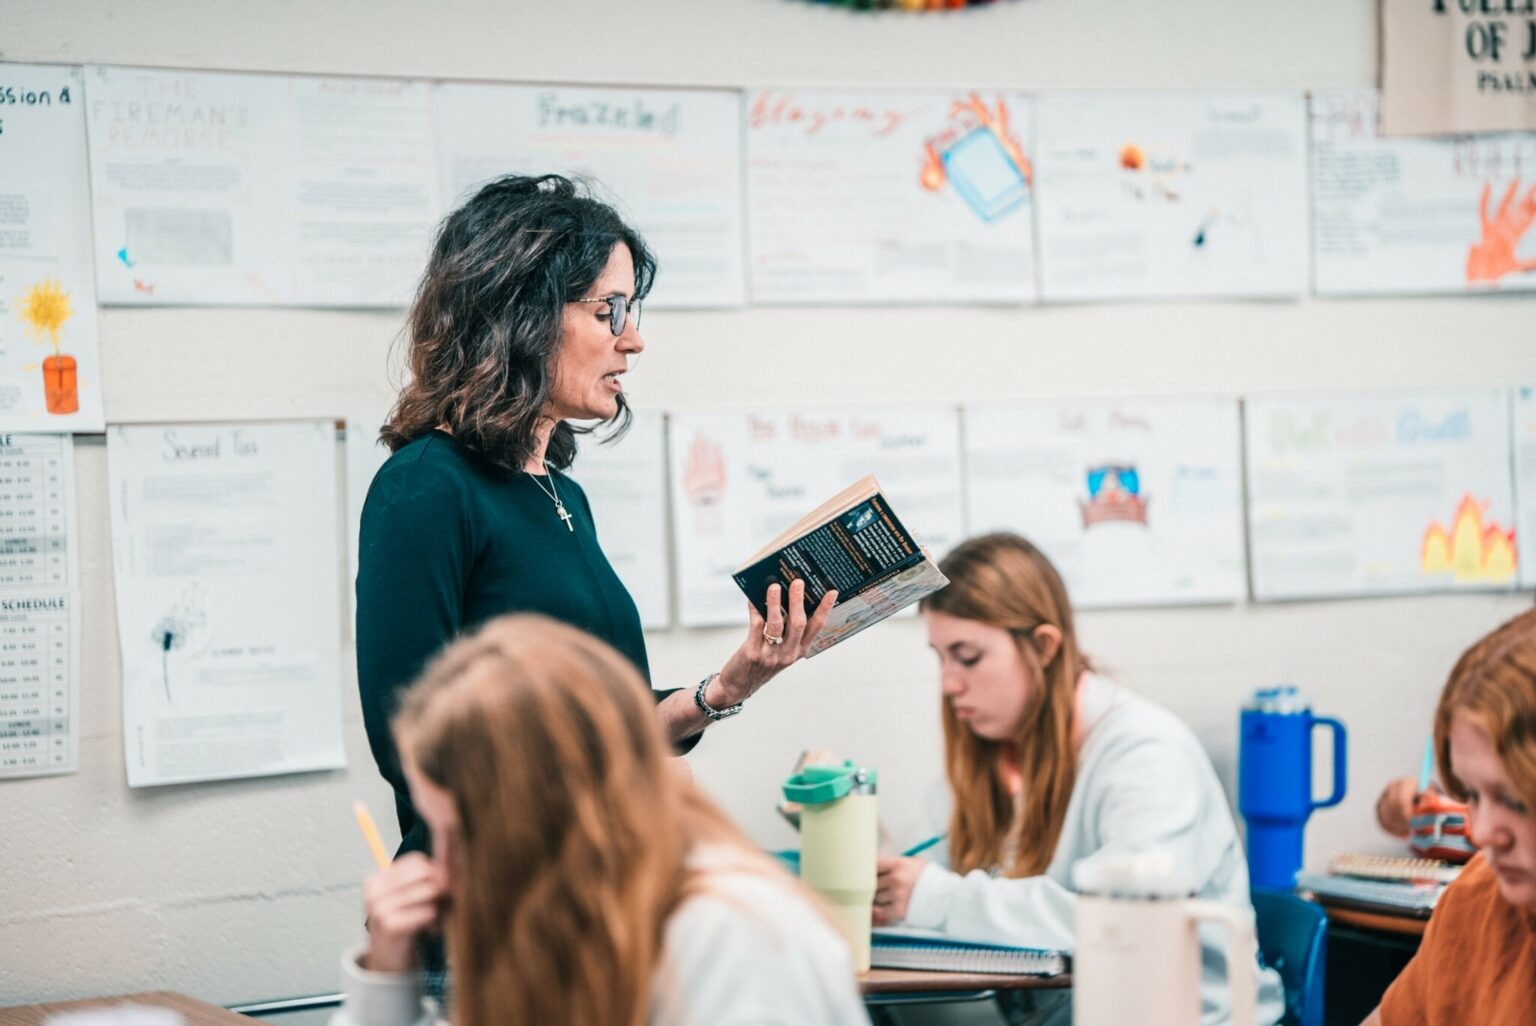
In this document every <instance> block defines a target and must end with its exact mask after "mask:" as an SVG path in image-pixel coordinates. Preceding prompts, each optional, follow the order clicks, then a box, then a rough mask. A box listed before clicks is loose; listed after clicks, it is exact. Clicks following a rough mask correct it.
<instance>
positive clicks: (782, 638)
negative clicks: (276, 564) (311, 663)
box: [357, 175, 836, 851]
mask: <svg viewBox="0 0 1536 1026" xmlns="http://www.w3.org/2000/svg"><path fill="white" fill-rule="evenodd" d="M655 274H656V262H655V259H654V258H653V257H652V255H651V253H650V251H649V250H648V249H647V248H646V245H645V242H644V241H643V240H642V239H641V238H640V235H639V233H638V232H636V231H635V230H634V229H632V228H630V227H629V226H628V225H626V224H625V223H624V221H623V220H622V219H621V218H620V217H619V215H618V214H617V213H616V212H615V211H614V210H613V209H612V208H610V207H609V206H607V205H606V204H603V203H601V202H599V201H597V200H595V199H593V198H591V197H590V196H588V195H586V194H584V192H583V191H582V190H581V189H579V188H578V187H577V185H576V184H575V183H573V182H571V181H570V180H568V179H566V178H563V177H560V176H558V175H544V176H541V177H536V178H534V177H521V176H508V177H505V178H500V179H497V180H496V181H493V182H491V183H490V184H488V185H486V186H484V187H483V188H481V189H480V191H479V192H477V193H476V194H475V196H474V197H473V198H472V199H470V200H469V201H468V202H467V203H465V204H464V205H463V206H462V207H460V208H459V209H457V210H455V211H454V212H453V213H452V214H450V215H449V216H448V218H447V219H446V220H445V221H444V222H443V225H442V227H441V228H440V230H439V232H438V235H437V240H436V243H435V245H434V246H433V250H432V255H431V257H430V258H429V260H428V264H427V270H426V274H425V275H424V276H423V279H422V282H421V285H420V286H419V288H418V289H417V293H416V298H415V302H414V303H413V305H412V308H411V312H410V318H409V328H408V330H409V337H410V343H409V344H410V349H409V365H410V368H409V369H410V375H411V380H410V382H409V383H408V384H407V385H406V386H405V388H404V389H403V390H402V391H401V393H400V396H399V399H398V400H397V401H396V403H395V407H394V409H393V410H392V411H391V413H390V416H389V420H388V422H387V423H386V424H385V425H384V429H383V431H382V438H383V440H384V442H385V443H386V444H387V445H388V446H389V447H390V449H391V450H392V451H393V455H392V456H390V458H389V460H388V461H387V462H386V463H385V464H384V466H383V467H382V468H381V469H380V470H379V472H378V474H377V475H376V476H375V478H374V480H373V485H372V486H371V487H370V488H369V491H368V498H367V501H366V502H365V503H364V505H363V514H362V530H361V536H360V540H359V548H358V575H357V675H358V685H359V688H360V690H361V694H362V707H363V721H364V724H365V726H366V727H367V731H368V741H369V745H370V747H371V748H372V750H373V755H374V758H375V759H376V760H377V762H378V764H379V769H380V771H381V772H382V773H383V774H384V777H385V779H387V780H388V781H389V782H390V784H391V785H392V786H393V787H394V790H395V806H396V812H397V813H398V815H399V819H400V831H401V838H402V843H401V847H400V850H401V851H417V850H422V849H423V848H424V847H425V844H426V836H427V835H426V828H425V826H424V825H423V823H422V822H421V819H420V818H419V817H418V816H417V814H416V810H415V808H414V807H413V806H412V804H411V800H410V795H409V791H408V789H407V786H406V780H405V777H404V776H403V774H402V772H401V768H400V762H399V757H398V754H397V753H396V751H395V746H394V743H393V741H392V740H391V737H390V731H389V720H390V717H391V716H392V715H393V713H394V711H395V705H396V702H397V700H398V698H399V694H400V692H401V691H402V690H403V689H404V688H405V687H406V686H407V685H408V684H409V683H410V682H411V681H412V680H414V679H415V678H416V676H417V675H418V674H419V673H420V672H421V670H422V668H423V666H425V665H426V663H427V662H428V660H429V659H430V658H431V657H432V656H433V655H435V654H436V653H437V652H438V650H440V649H441V648H442V647H443V646H444V645H446V644H447V643H448V642H450V641H452V640H453V639H454V638H455V637H457V636H458V635H459V634H460V633H462V632H464V631H466V630H468V629H471V628H474V627H476V626H478V625H479V624H481V623H484V622H485V621H488V620H490V619H493V618H495V617H497V616H500V615H502V614H504V613H511V612H533V613H543V614H544V615H546V616H550V617H552V618H554V619H556V620H560V621H562V622H564V623H568V624H570V625H572V626H573V627H577V628H579V629H581V630H583V631H586V632H587V633H589V634H592V635H594V636H596V637H598V638H601V639H602V640H604V641H606V642H607V643H608V644H610V645H612V646H613V647H614V648H616V649H618V650H619V652H621V653H622V654H623V655H624V656H625V657H626V658H627V659H628V660H629V661H630V662H631V663H633V664H634V665H635V667H636V669H638V670H639V671H640V674H641V676H642V678H644V679H645V680H647V681H649V679H650V667H649V662H648V660H647V658H646V651H645V637H644V634H643V633H642V632H641V628H640V615H639V612H638V610H637V609H636V608H635V603H634V600H633V599H632V598H631V597H630V595H629V592H628V591H627V590H625V588H624V585H623V584H622V583H621V582H620V581H619V578H618V576H617V575H616V574H615V573H614V571H613V567H612V566H611V565H610V564H609V562H608V558H607V557H606V556H605V555H604V554H603V550H602V547H601V545H600V544H599V542H598V537H597V531H596V528H595V526H594V524H593V521H592V509H591V507H590V506H589V505H588V503H587V498H586V495H585V494H584V493H583V492H582V490H581V487H580V486H579V485H578V484H577V483H576V481H575V480H574V479H572V478H571V477H569V476H567V474H566V472H567V471H568V470H569V469H570V467H571V464H572V462H573V461H574V459H575V456H576V438H577V435H578V434H581V433H584V432H586V431H589V430H591V428H590V427H578V426H575V425H572V424H571V423H569V422H570V421H588V422H591V421H599V422H602V423H603V424H605V425H611V426H612V427H613V428H614V431H615V433H619V432H622V431H623V429H624V428H625V427H626V426H627V425H628V421H629V416H630V414H629V409H628V406H627V405H626V403H625V401H624V391H623V385H622V384H621V380H622V376H623V374H624V373H625V371H626V370H628V366H629V360H630V358H631V357H633V356H635V355H637V354H639V353H640V352H641V350H643V349H644V348H645V342H644V341H643V340H642V339H641V337H640V332H639V323H640V303H641V301H642V300H643V299H644V298H645V295H646V293H647V292H648V291H649V290H650V287H651V283H652V281H653V279H654V277H655ZM784 598H785V596H783V595H781V594H780V589H779V587H778V586H776V585H775V586H773V587H770V588H769V589H768V594H767V602H766V605H767V609H768V616H767V619H766V621H765V620H764V618H763V617H761V616H759V614H758V613H757V611H756V610H755V609H752V608H751V605H750V603H749V604H748V607H749V617H750V622H749V625H748V627H747V634H746V638H745V639H744V640H743V641H742V643H741V645H740V647H738V648H737V649H736V651H735V652H733V653H732V654H731V656H730V657H729V658H728V659H726V661H725V663H724V665H722V666H720V667H719V668H718V670H716V671H715V672H709V673H706V674H705V675H704V677H703V679H702V680H701V681H699V683H697V684H695V685H692V686H690V687H686V688H680V689H676V690H671V691H659V692H656V714H657V716H658V717H659V718H660V721H661V725H662V727H663V730H664V732H665V734H666V736H667V737H668V738H669V739H670V740H671V741H672V743H673V744H674V745H675V746H677V747H679V748H680V749H686V748H687V747H690V746H691V744H692V742H693V741H694V739H696V737H697V735H698V734H699V732H700V731H702V730H703V729H704V728H705V727H706V726H708V725H709V723H710V722H711V721H713V720H715V719H721V718H724V717H725V716H728V715H731V714H733V713H735V712H737V711H739V709H740V707H741V704H742V703H743V702H744V701H746V700H747V699H748V698H749V697H751V695H752V694H753V693H754V692H755V691H757V689H758V688H760V687H762V686H763V685H764V684H765V683H767V682H768V680H770V679H771V678H772V677H773V676H774V675H775V674H777V673H778V672H779V671H780V670H782V669H784V668H785V667H786V666H788V665H789V664H791V663H793V662H794V661H795V660H797V659H799V658H800V657H801V655H802V654H803V653H804V651H805V648H806V646H807V643H808V642H809V641H810V640H811V638H812V637H813V636H814V635H815V634H816V632H817V630H819V629H820V627H821V625H822V623H823V622H824V621H825V620H826V617H827V614H828V613H829V612H830V610H831V608H832V604H833V602H835V601H836V595H835V594H828V595H827V596H826V597H825V598H823V600H822V602H821V603H820V605H819V606H818V607H817V608H816V610H815V611H814V612H813V613H812V615H810V616H809V617H807V616H806V613H805V605H804V585H803V584H802V583H800V582H796V583H794V584H793V585H791V586H790V588H789V595H788V596H787V598H788V602H787V603H785V602H784V601H783V600H784ZM786 605H787V607H788V608H787V611H786V609H785V608H784V607H785V606H786ZM710 669H712V670H713V669H714V668H713V667H711V668H710Z"/></svg>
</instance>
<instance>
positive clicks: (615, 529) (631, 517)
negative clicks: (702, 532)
mask: <svg viewBox="0 0 1536 1026" xmlns="http://www.w3.org/2000/svg"><path fill="white" fill-rule="evenodd" d="M662 427H663V418H662V415H661V414H660V413H636V414H635V418H634V420H633V421H632V422H631V423H630V426H629V430H628V431H627V432H625V434H624V436H623V437H622V438H619V439H618V440H617V441H615V442H612V443H608V444H604V443H602V442H600V439H602V438H604V437H606V431H605V429H602V428H599V429H598V430H597V432H596V433H594V434H591V435H587V436H585V437H584V438H583V439H582V440H581V442H580V446H581V449H580V452H579V454H578V455H577V457H576V463H575V465H574V466H572V467H571V470H570V474H571V476H572V477H573V478H575V479H576V481H577V483H578V484H580V485H581V489H582V491H584V492H586V494H587V502H589V503H590V504H591V506H592V519H593V522H594V523H595V524H596V525H597V538H598V541H600V542H601V543H602V546H603V554H604V555H606V556H607V557H608V561H609V562H610V563H612V564H613V570H614V573H616V574H618V575H619V580H621V581H623V582H624V587H625V588H627V589H628V590H629V593H630V595H632V596H633V597H634V600H635V605H636V606H638V607H639V609H640V623H641V625H642V626H643V627H645V628H646V629H647V630H659V629H662V628H665V627H669V626H671V624H672V615H671V611H670V608H669V601H668V593H669V589H668V587H667V585H668V581H669V580H670V574H669V573H668V569H667V447H666V441H665V438H664V436H663V430H662Z"/></svg>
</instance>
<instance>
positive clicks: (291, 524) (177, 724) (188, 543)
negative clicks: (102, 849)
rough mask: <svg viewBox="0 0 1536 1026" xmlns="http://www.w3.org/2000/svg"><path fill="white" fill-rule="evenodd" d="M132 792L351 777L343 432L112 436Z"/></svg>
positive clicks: (248, 428) (328, 427)
mask: <svg viewBox="0 0 1536 1026" xmlns="http://www.w3.org/2000/svg"><path fill="white" fill-rule="evenodd" d="M107 472H108V479H109V483H110V490H109V492H108V494H109V495H110V496H111V497H112V502H111V515H112V554H113V562H114V567H115V570H116V586H117V620H118V643H119V645H120V647H121V651H122V663H123V740H124V746H125V750H126V753H127V762H128V784H129V786H131V787H143V786H148V785H154V784H171V783H181V782H186V781H192V780H218V779H226V778H232V777H252V776H266V775H270V774H275V773H293V772H298V771H303V770H318V769H330V768H334V767H339V766H341V765H343V764H344V762H345V756H344V753H343V750H342V743H341V690H340V689H341V679H340V678H341V625H340V623H339V622H338V621H339V619H340V613H339V607H340V595H338V594H337V587H336V561H337V557H338V553H337V549H336V428H335V424H334V422H333V421H330V420H323V421H301V422H288V423H264V424H256V423H251V424H158V425H134V426H117V425H114V426H113V427H111V428H109V429H108V431H107Z"/></svg>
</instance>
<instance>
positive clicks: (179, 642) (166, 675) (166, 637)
mask: <svg viewBox="0 0 1536 1026" xmlns="http://www.w3.org/2000/svg"><path fill="white" fill-rule="evenodd" d="M150 637H151V638H152V639H153V640H154V642H155V647H156V648H158V649H159V650H160V680H161V682H162V683H164V685H165V700H166V701H167V702H169V701H170V700H171V649H173V648H181V647H182V646H184V645H185V644H186V643H187V627H186V625H185V624H183V623H182V622H181V621H180V620H179V619H177V618H176V617H174V616H162V617H161V618H160V622H159V623H157V624H155V629H154V630H153V631H151V632H150Z"/></svg>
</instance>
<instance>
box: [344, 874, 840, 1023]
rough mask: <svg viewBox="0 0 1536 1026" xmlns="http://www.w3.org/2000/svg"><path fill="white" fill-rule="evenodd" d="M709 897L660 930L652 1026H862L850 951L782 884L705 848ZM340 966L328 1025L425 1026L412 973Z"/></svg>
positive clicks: (427, 1017) (427, 1007)
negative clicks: (341, 999)
mask: <svg viewBox="0 0 1536 1026" xmlns="http://www.w3.org/2000/svg"><path fill="white" fill-rule="evenodd" d="M705 858H706V859H707V860H708V861H707V862H706V865H707V867H708V868H707V869H706V872H707V876H706V879H707V881H708V884H707V889H706V890H705V891H704V892H703V893H700V894H697V895H695V896H693V897H691V898H689V899H688V900H686V901H685V902H683V903H682V904H681V905H680V906H678V909H677V911H676V912H674V913H673V914H672V918H671V919H670V920H668V922H667V929H666V937H665V940H664V945H665V947H664V951H663V956H662V964H661V965H660V966H659V967H658V969H657V971H656V977H655V982H654V987H653V989H652V995H651V1014H650V1022H651V1023H652V1024H654V1026H868V1024H869V1017H868V1015H867V1014H866V1013H865V1011H864V1005H863V1002H862V1000H861V999H860V997H859V990H858V986H857V983H856V981H855V977H854V973H853V963H852V960H851V959H850V957H849V954H848V945H847V944H846V943H845V942H844V941H843V938H842V937H841V935H839V934H838V933H837V932H836V930H834V929H833V927H832V926H831V925H830V924H828V923H827V922H826V920H824V919H822V917H821V916H820V915H819V914H817V912H816V911H815V910H814V909H813V908H811V906H810V905H808V904H807V903H806V902H805V901H803V900H801V899H800V897H799V896H797V895H796V894H795V893H794V892H793V891H792V890H791V889H790V886H789V884H788V883H787V881H785V880H782V879H774V878H772V877H769V876H766V875H764V874H762V873H760V872H754V871H752V870H748V869H740V868H733V867H731V866H730V865H729V864H728V863H729V860H730V855H729V853H725V852H720V853H718V855H717V853H716V852H715V851H714V850H709V851H708V852H706V854H705ZM359 954H361V949H358V950H354V951H351V952H348V953H347V955H346V956H345V957H344V958H343V959H342V964H341V975H342V989H343V990H344V991H345V992H346V1002H345V1004H343V1006H342V1008H341V1010H340V1011H338V1012H337V1013H336V1014H335V1016H333V1017H332V1019H331V1026H428V1024H429V1023H431V1022H433V1021H434V1019H435V1017H436V1013H435V1009H434V1008H433V1006H432V1005H431V1003H430V1002H427V1001H424V1000H423V998H422V997H421V994H420V991H419V988H418V985H417V977H416V974H414V973H401V974H394V973H377V972H369V971H367V970H364V969H360V968H359V967H358V964H357V960H358V956H359Z"/></svg>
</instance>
